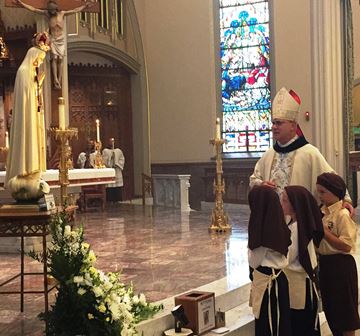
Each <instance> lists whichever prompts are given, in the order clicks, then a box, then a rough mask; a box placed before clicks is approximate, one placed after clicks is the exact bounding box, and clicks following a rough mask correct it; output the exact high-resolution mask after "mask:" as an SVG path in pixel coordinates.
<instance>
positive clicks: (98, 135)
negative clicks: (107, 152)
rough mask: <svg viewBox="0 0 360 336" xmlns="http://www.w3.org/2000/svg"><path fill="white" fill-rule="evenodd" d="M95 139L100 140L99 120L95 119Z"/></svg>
mask: <svg viewBox="0 0 360 336" xmlns="http://www.w3.org/2000/svg"><path fill="white" fill-rule="evenodd" d="M95 122H96V141H97V142H100V120H99V119H96V121H95Z"/></svg>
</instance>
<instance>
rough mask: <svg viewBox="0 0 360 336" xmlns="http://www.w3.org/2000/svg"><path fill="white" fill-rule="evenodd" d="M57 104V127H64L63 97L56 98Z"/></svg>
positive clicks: (62, 128)
mask: <svg viewBox="0 0 360 336" xmlns="http://www.w3.org/2000/svg"><path fill="white" fill-rule="evenodd" d="M58 104H59V129H61V130H64V129H65V99H64V97H59V98H58Z"/></svg>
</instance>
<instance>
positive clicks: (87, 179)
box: [0, 168, 115, 203]
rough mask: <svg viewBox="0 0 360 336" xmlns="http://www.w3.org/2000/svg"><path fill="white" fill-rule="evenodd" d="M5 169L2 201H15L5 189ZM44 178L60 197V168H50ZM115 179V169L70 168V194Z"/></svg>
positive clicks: (1, 180)
mask: <svg viewBox="0 0 360 336" xmlns="http://www.w3.org/2000/svg"><path fill="white" fill-rule="evenodd" d="M5 174H6V172H5V171H1V172H0V203H6V202H13V199H12V197H11V195H10V193H9V192H8V191H7V190H6V189H4V181H5ZM42 178H43V179H44V180H45V181H46V182H47V183H48V184H49V186H50V190H51V191H50V192H51V193H52V194H54V197H55V199H59V197H60V182H59V170H57V169H49V170H47V171H46V172H45V173H43V175H42ZM114 181H115V169H113V168H100V169H70V170H69V185H68V193H69V195H71V194H72V195H77V194H79V193H80V192H81V187H82V186H89V185H99V184H100V185H101V184H108V183H113V182H114Z"/></svg>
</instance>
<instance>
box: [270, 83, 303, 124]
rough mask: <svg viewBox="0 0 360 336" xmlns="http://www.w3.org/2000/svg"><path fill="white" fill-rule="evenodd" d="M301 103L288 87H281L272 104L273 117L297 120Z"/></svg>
mask: <svg viewBox="0 0 360 336" xmlns="http://www.w3.org/2000/svg"><path fill="white" fill-rule="evenodd" d="M299 110H300V104H298V102H297V101H296V100H295V99H294V98H293V97H292V96H291V94H290V93H289V91H288V90H287V89H286V88H284V87H283V88H281V89H280V91H279V92H278V93H277V94H276V96H275V98H274V100H273V104H272V119H284V120H290V121H297V119H298V116H299Z"/></svg>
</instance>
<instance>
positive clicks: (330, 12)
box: [311, 0, 345, 176]
mask: <svg viewBox="0 0 360 336" xmlns="http://www.w3.org/2000/svg"><path fill="white" fill-rule="evenodd" d="M340 2H341V0H334V1H329V0H312V1H311V25H312V32H313V35H312V47H311V49H312V74H313V78H312V82H313V99H312V100H313V101H312V106H313V115H314V126H313V139H314V144H315V145H316V146H317V147H318V148H319V150H320V151H321V153H322V154H323V155H324V157H325V158H326V159H327V161H328V162H329V163H330V165H331V166H332V167H333V168H334V169H335V170H336V171H337V172H338V173H339V174H340V175H342V176H344V175H343V174H344V169H345V167H344V139H343V137H344V121H343V76H342V73H343V60H342V12H341V3H340Z"/></svg>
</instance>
